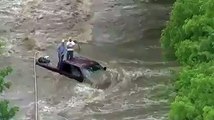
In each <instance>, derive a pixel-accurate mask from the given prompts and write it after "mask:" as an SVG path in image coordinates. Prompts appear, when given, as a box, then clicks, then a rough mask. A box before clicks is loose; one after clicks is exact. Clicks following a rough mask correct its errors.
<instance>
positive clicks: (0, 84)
mask: <svg viewBox="0 0 214 120" xmlns="http://www.w3.org/2000/svg"><path fill="white" fill-rule="evenodd" d="M11 72H12V69H11V68H10V67H7V68H5V69H2V70H0V93H2V92H3V90H5V89H6V88H9V87H10V83H9V82H5V80H4V78H5V77H6V76H7V75H8V74H9V73H11ZM17 111H18V107H10V106H9V102H8V101H7V100H3V101H0V120H10V119H11V118H13V117H14V116H15V113H16V112H17Z"/></svg>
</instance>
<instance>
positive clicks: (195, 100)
mask: <svg viewBox="0 0 214 120" xmlns="http://www.w3.org/2000/svg"><path fill="white" fill-rule="evenodd" d="M213 11H214V0H177V1H176V2H175V4H174V6H173V11H172V13H171V17H170V21H169V22H168V23H167V26H166V28H165V29H164V30H163V31H162V35H161V46H162V48H163V49H164V52H165V55H166V56H169V55H173V56H175V57H176V58H177V60H178V61H179V62H180V63H181V64H182V65H184V67H183V69H182V70H181V72H180V73H179V76H178V78H177V80H176V82H175V91H176V92H177V97H176V99H175V101H174V102H173V103H172V105H171V110H170V113H169V119H170V120H214V12H213Z"/></svg>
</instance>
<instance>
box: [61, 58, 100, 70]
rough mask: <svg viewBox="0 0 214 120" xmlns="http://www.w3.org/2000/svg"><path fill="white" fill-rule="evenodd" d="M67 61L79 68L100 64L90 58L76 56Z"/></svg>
mask: <svg viewBox="0 0 214 120" xmlns="http://www.w3.org/2000/svg"><path fill="white" fill-rule="evenodd" d="M65 62H66V63H68V64H71V65H74V66H77V67H79V68H83V67H87V66H90V65H93V64H98V63H97V62H96V61H93V60H90V59H88V58H85V57H74V58H73V59H71V60H65Z"/></svg>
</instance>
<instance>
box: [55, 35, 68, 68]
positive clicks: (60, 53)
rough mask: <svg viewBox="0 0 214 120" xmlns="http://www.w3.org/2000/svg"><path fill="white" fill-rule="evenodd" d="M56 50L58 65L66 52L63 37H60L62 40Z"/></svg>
mask: <svg viewBox="0 0 214 120" xmlns="http://www.w3.org/2000/svg"><path fill="white" fill-rule="evenodd" d="M57 52H58V59H59V62H58V67H59V64H60V63H61V62H62V61H63V59H64V56H65V53H66V46H65V40H64V39H62V42H61V44H60V45H59V47H58V49H57Z"/></svg>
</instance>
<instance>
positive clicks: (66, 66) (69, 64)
mask: <svg viewBox="0 0 214 120" xmlns="http://www.w3.org/2000/svg"><path fill="white" fill-rule="evenodd" d="M36 65H38V66H41V67H43V68H46V69H48V70H51V71H53V72H57V73H59V74H61V75H64V76H66V77H68V78H72V79H75V80H77V81H79V82H83V81H84V80H86V79H87V77H88V75H90V74H94V73H95V72H97V71H101V70H102V71H106V67H103V66H101V65H100V64H99V63H98V62H96V61H94V60H90V59H88V58H85V57H74V58H73V59H71V60H63V61H62V62H60V63H59V65H58V66H53V65H51V61H50V60H48V59H47V57H40V58H38V59H37V61H36Z"/></svg>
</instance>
